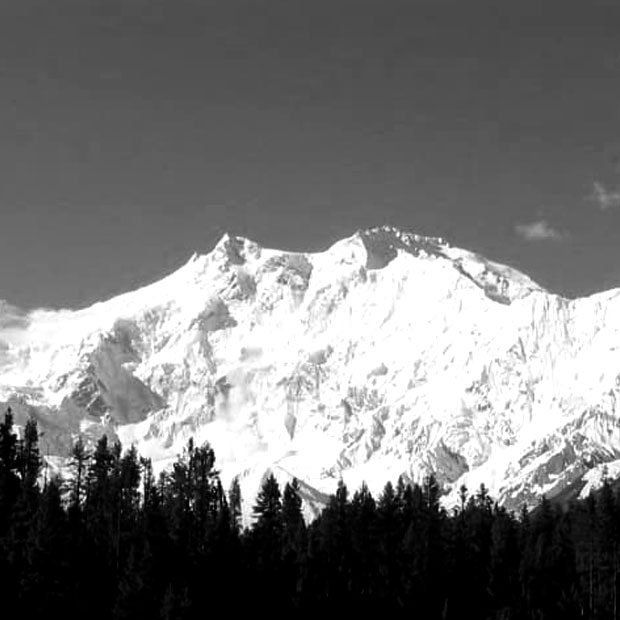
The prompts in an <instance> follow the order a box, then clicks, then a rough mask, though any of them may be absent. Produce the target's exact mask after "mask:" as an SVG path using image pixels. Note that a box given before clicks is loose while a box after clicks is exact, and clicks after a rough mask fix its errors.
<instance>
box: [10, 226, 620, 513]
mask: <svg viewBox="0 0 620 620" xmlns="http://www.w3.org/2000/svg"><path fill="white" fill-rule="evenodd" d="M619 347H620V290H611V291H607V292H604V293H599V294H596V295H592V296H589V297H586V298H581V299H567V298H564V297H562V296H559V295H556V294H553V293H551V292H549V291H546V290H545V289H543V288H542V287H541V286H539V285H538V284H536V283H535V282H534V281H533V280H531V279H530V278H529V277H527V276H526V275H525V274H522V273H520V272H519V271H517V270H515V269H513V268H511V267H508V266H505V265H501V264H498V263H495V262H492V261H489V260H487V259H485V258H484V257H482V256H480V255H478V254H475V253H473V252H469V251H467V250H464V249H459V248H456V247H453V246H452V245H450V244H449V243H448V242H447V241H446V240H444V239H440V238H432V237H425V236H422V235H416V234H412V233H407V232H403V231H401V230H398V229H396V228H393V227H380V228H375V229H371V230H362V231H358V232H356V233H355V234H354V235H352V236H351V237H349V238H346V239H343V240H340V241H338V242H337V243H335V244H333V245H332V246H331V247H329V248H328V249H326V250H325V251H323V252H316V253H301V252H285V251H279V250H275V249H267V248H263V247H261V246H260V245H258V244H257V243H255V242H253V241H251V240H249V239H245V238H242V237H237V236H233V235H228V234H227V235H224V236H223V237H222V239H221V240H220V241H219V242H218V243H217V245H216V246H215V248H214V249H213V250H212V251H211V252H210V253H209V254H206V255H199V254H195V255H194V256H192V257H191V258H190V260H189V261H188V262H187V263H186V264H185V265H184V266H183V267H181V268H180V269H179V270H177V271H175V272H174V273H172V274H170V275H169V276H167V277H165V278H164V279H162V280H160V281H158V282H155V283H153V284H150V285H148V286H145V287H143V288H140V289H138V290H136V291H132V292H128V293H126V294H123V295H120V296H117V297H114V298H112V299H109V300H107V301H103V302H100V303H96V304H94V305H92V306H90V307H88V308H83V309H80V310H36V311H32V312H22V311H20V310H19V309H18V308H15V307H14V306H11V305H10V303H9V302H0V404H1V405H2V407H3V408H6V407H8V406H10V407H11V408H12V410H13V411H14V413H15V416H16V420H17V422H18V423H19V424H23V423H24V422H25V419H26V418H27V416H34V417H35V418H36V419H37V421H38V423H39V427H40V429H41V430H42V440H41V445H42V449H43V452H44V453H45V455H46V457H47V461H48V463H50V464H52V465H54V464H56V466H58V464H61V463H62V462H63V459H65V458H66V457H67V456H68V454H69V451H70V448H71V445H72V443H73V442H74V441H75V439H76V438H77V437H78V436H80V435H81V436H83V437H85V438H86V439H87V440H88V441H91V442H92V441H95V440H96V439H97V438H98V437H99V436H101V435H102V434H108V436H109V437H110V438H118V439H120V440H121V441H122V443H123V445H124V446H128V445H130V444H135V445H136V447H137V448H138V450H139V452H140V453H141V454H142V455H143V456H147V457H150V458H152V459H153V462H154V464H155V466H156V468H158V469H162V468H164V467H166V466H168V465H169V464H170V463H171V462H173V461H174V460H175V458H176V457H177V455H178V454H179V453H180V452H181V451H182V450H183V447H184V446H185V445H186V443H187V441H188V439H189V438H190V437H194V440H195V441H196V442H198V443H201V442H203V441H209V442H210V443H211V445H212V446H213V448H214V450H215V453H216V456H217V464H218V467H219V468H220V470H221V474H222V478H223V480H224V482H227V481H230V480H231V479H232V478H233V477H234V476H238V477H239V480H240V482H241V488H242V492H243V495H244V498H245V502H246V504H247V505H246V509H247V508H248V506H249V505H250V503H251V499H252V498H253V496H254V494H255V493H256V490H257V489H258V487H259V485H260V482H261V479H262V477H263V476H264V474H265V472H273V473H275V474H276V476H277V477H278V478H279V479H280V480H286V479H290V478H291V477H293V476H294V477H297V478H298V479H299V480H300V481H301V482H302V493H303V496H304V498H305V499H306V509H307V510H310V511H316V510H318V509H319V508H320V506H321V504H322V503H323V502H324V501H325V499H326V497H327V495H328V494H329V493H331V492H333V491H334V490H335V488H336V484H337V482H338V480H339V479H343V480H344V482H345V483H346V484H347V485H349V486H350V487H351V488H357V487H358V486H359V485H360V484H361V483H362V482H366V483H367V484H368V486H369V487H370V489H371V491H373V492H375V493H377V492H380V490H381V488H382V487H383V485H384V484H385V482H386V481H387V480H392V481H395V480H396V479H397V478H398V477H399V476H403V477H404V478H405V479H406V480H409V481H421V480H422V479H423V478H424V477H425V476H426V475H428V474H429V473H433V474H435V475H436V477H437V478H438V480H439V482H440V483H441V484H443V485H444V486H445V488H446V489H448V491H450V492H449V494H448V495H447V497H446V501H447V502H448V503H449V502H450V501H451V499H450V498H452V499H454V498H455V497H456V494H457V492H458V488H459V487H460V486H461V485H463V484H465V485H466V486H467V487H468V488H470V489H472V490H474V489H476V488H477V487H478V486H479V485H480V484H481V483H484V484H485V485H486V486H487V488H488V489H489V491H490V493H491V494H492V496H494V497H495V498H497V499H498V500H499V502H500V503H502V504H503V505H506V506H508V507H509V508H511V509H517V508H519V507H520V506H521V505H522V504H524V503H525V504H527V505H531V504H533V503H535V502H536V501H537V500H538V498H539V497H540V496H541V495H543V494H545V495H546V496H547V497H553V496H557V495H560V494H562V493H567V492H568V491H571V492H574V493H576V494H578V493H582V494H583V493H585V492H587V491H588V490H589V489H590V488H592V487H593V485H596V484H597V480H598V481H600V479H601V478H602V477H603V476H604V475H605V474H606V473H609V472H611V473H612V474H614V475H616V474H618V473H620V423H619V417H618V414H619V412H620V405H619V402H620V350H619Z"/></svg>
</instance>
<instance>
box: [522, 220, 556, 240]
mask: <svg viewBox="0 0 620 620" xmlns="http://www.w3.org/2000/svg"><path fill="white" fill-rule="evenodd" d="M515 233H516V234H517V235H519V237H521V238H522V239H525V240H526V241H563V240H564V239H566V236H567V235H566V233H562V232H560V231H559V230H557V229H556V228H553V226H551V225H550V224H549V223H548V222H547V220H544V219H541V220H536V221H534V222H528V223H524V224H516V225H515Z"/></svg>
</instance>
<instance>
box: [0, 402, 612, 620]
mask: <svg viewBox="0 0 620 620" xmlns="http://www.w3.org/2000/svg"><path fill="white" fill-rule="evenodd" d="M38 441H39V434H38V429H37V425H36V422H35V421H33V420H29V421H28V422H27V423H26V425H25V427H24V429H23V432H22V433H21V436H18V434H17V433H16V431H15V428H14V421H13V416H12V414H11V411H10V410H9V411H8V412H7V413H6V415H5V417H4V421H3V422H2V423H0V614H2V613H3V612H4V613H8V610H19V615H20V617H22V618H28V619H30V618H33V619H36V618H44V617H45V618H48V617H49V616H50V615H51V614H56V613H57V614H59V615H60V616H61V617H63V618H68V619H72V618H85V617H88V618H89V619H93V620H98V619H101V620H104V619H105V620H112V619H113V620H117V619H125V618H127V619H137V618H149V619H150V618H153V619H157V618H160V619H163V620H168V619H175V620H176V619H178V620H185V619H188V620H190V619H191V620H193V619H198V618H207V617H209V615H210V614H215V613H221V610H222V609H224V610H225V613H226V614H230V615H233V616H236V615H238V614H241V613H253V614H257V613H259V612H262V611H266V612H270V613H271V614H272V615H273V614H278V615H279V614H285V613H288V614H293V613H304V614H305V613H379V612H380V613H384V614H386V613H387V614H393V615H394V616H396V617H404V616H408V617H410V618H411V617H412V618H421V619H425V620H434V619H437V620H439V619H442V620H443V619H451V618H459V619H460V618H464V617H467V618H472V619H474V620H475V619H480V620H486V619H489V620H491V619H497V620H512V619H515V620H520V619H523V620H526V619H527V620H529V619H541V620H542V619H555V618H558V619H560V618H561V619H563V620H570V619H572V618H575V619H577V618H588V619H599V618H600V619H603V618H605V619H608V618H611V619H614V620H615V619H616V618H618V617H619V615H620V612H619V610H618V581H619V579H618V573H619V572H620V570H619V569H620V497H619V496H618V494H617V493H616V492H615V491H614V489H613V487H612V485H611V483H610V482H609V481H607V480H606V481H604V483H603V486H602V489H601V490H600V491H599V492H598V493H597V494H590V496H589V497H588V498H587V499H586V500H584V501H573V502H571V503H570V504H568V505H567V506H560V505H557V504H553V503H551V502H550V501H548V500H546V499H544V498H543V499H542V500H541V502H540V504H539V505H538V507H537V508H536V509H534V510H533V511H531V512H528V511H527V510H525V509H523V510H522V511H521V512H520V514H518V515H515V514H513V513H511V512H509V511H507V510H506V509H504V508H503V507H501V506H499V505H498V504H497V503H496V502H494V501H493V499H492V498H491V497H490V496H489V494H488V492H487V490H486V489H485V487H484V485H482V486H481V487H480V488H479V489H478V490H477V491H476V492H475V493H473V494H469V493H468V491H467V489H465V488H464V487H462V488H461V493H460V502H459V505H458V506H457V507H456V508H454V509H453V510H450V511H447V510H446V509H444V508H443V507H442V506H441V503H440V498H441V494H442V490H441V488H440V487H439V485H438V484H437V482H436V480H435V478H434V477H433V476H429V477H428V478H426V479H425V480H424V482H423V483H422V484H409V483H406V482H405V481H404V480H403V479H402V478H401V479H400V480H399V481H398V483H397V484H396V485H395V486H393V485H392V484H391V483H389V482H388V483H387V484H386V485H385V488H384V490H383V492H382V493H381V494H380V496H378V498H376V499H375V498H374V497H373V495H372V494H371V493H370V491H369V489H368V488H367V487H366V486H365V485H362V486H361V488H359V489H358V490H356V491H355V492H354V493H352V494H350V493H349V490H348V489H347V487H346V485H345V484H343V483H342V482H340V483H339V484H338V488H337V490H336V492H335V494H334V495H333V496H331V497H330V499H329V502H328V503H327V505H326V507H325V508H324V510H323V511H322V513H321V514H320V516H319V517H318V518H316V519H315V520H314V521H312V522H311V523H306V522H305V520H304V518H303V514H302V499H301V497H300V487H299V484H298V482H297V481H296V480H292V481H291V482H288V483H287V484H286V485H285V486H284V488H283V489H282V488H281V487H280V485H279V483H278V481H277V480H276V478H275V477H274V476H273V475H268V476H266V477H265V479H264V481H263V484H262V486H261V489H260V491H259V493H258V496H257V498H256V500H255V503H254V506H253V515H254V520H253V523H252V525H251V526H250V527H246V528H244V527H242V523H241V494H240V490H239V484H238V481H236V480H235V481H233V483H232V485H231V487H230V489H228V490H226V491H225V490H224V489H223V488H222V484H221V481H220V478H219V474H218V471H217V469H216V467H215V454H214V452H213V450H212V448H211V447H210V446H209V445H208V444H205V445H202V446H196V445H194V443H193V442H192V441H191V440H190V441H189V442H188V445H187V447H186V448H185V450H184V451H183V453H182V454H181V455H179V457H178V458H177V460H176V462H175V463H174V464H173V466H172V467H171V468H170V469H169V470H167V471H165V472H163V473H162V474H160V475H159V476H157V477H156V476H155V475H154V473H153V467H152V464H151V462H150V461H149V460H148V459H144V458H141V457H140V455H139V454H138V453H137V451H136V449H135V448H134V447H131V448H129V449H128V450H126V451H124V452H123V450H122V447H121V445H120V443H118V442H116V443H113V444H110V443H109V441H108V439H107V438H106V437H105V436H104V437H102V438H101V439H100V440H99V441H98V443H97V444H96V446H95V447H94V449H93V450H92V451H89V450H87V448H86V446H85V444H84V443H83V442H82V441H81V440H78V441H77V442H76V443H75V445H74V447H73V450H72V454H71V458H70V465H69V470H70V472H71V473H70V475H68V476H67V479H66V480H64V481H63V480H61V479H60V478H59V477H57V476H52V477H49V479H48V477H47V476H46V477H44V480H43V481H42V480H41V478H42V476H41V472H42V467H43V459H42V457H41V454H40V451H39V444H38Z"/></svg>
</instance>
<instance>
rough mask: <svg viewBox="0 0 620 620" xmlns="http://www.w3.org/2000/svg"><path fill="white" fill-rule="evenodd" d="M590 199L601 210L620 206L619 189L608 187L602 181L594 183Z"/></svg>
mask: <svg viewBox="0 0 620 620" xmlns="http://www.w3.org/2000/svg"><path fill="white" fill-rule="evenodd" d="M592 199H593V200H594V202H596V204H597V206H598V207H599V209H600V210H601V211H609V210H610V209H617V208H620V189H617V188H615V189H608V188H607V187H605V186H604V185H603V184H602V183H599V182H598V181H596V182H595V183H594V191H593V193H592Z"/></svg>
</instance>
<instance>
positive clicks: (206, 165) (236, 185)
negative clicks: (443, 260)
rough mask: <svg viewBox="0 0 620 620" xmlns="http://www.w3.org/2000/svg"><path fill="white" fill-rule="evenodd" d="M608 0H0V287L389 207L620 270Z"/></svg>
mask: <svg viewBox="0 0 620 620" xmlns="http://www.w3.org/2000/svg"><path fill="white" fill-rule="evenodd" d="M619 33H620V3H618V2H617V0H609V1H604V0H579V1H576V0H564V1H555V0H553V1H547V0H521V1H519V2H497V1H496V0H494V1H492V2H490V1H489V2H486V1H483V0H468V1H467V2H464V1H463V0H406V1H404V0H403V1H401V0H372V1H368V0H303V1H301V0H2V2H1V3H0V298H3V299H6V300H8V301H10V302H12V303H16V304H18V305H21V306H24V307H35V306H42V305H44V306H52V307H58V306H70V307H71V306H81V305H85V304H87V303H90V302H92V301H94V300H97V299H100V298H104V297H108V296H110V295H113V294H116V293H119V292H122V291H125V290H128V289H130V288H132V287H135V286H137V285H139V284H144V283H147V282H149V281H151V280H154V279H157V278H160V277H161V276H163V275H164V274H166V273H167V272H168V271H170V270H171V269H173V268H175V267H178V266H180V265H181V264H182V263H183V262H184V261H185V260H187V258H188V257H189V255H190V254H191V252H193V251H199V252H206V251H208V250H210V249H211V247H212V245H213V244H214V243H215V241H216V240H217V239H218V238H219V237H220V236H221V234H222V233H223V232H224V231H230V232H232V233H236V234H242V235H246V236H249V237H251V238H253V239H255V240H257V241H258V242H260V243H262V244H264V245H267V246H272V247H281V248H287V249H293V250H317V249H323V248H325V247H326V246H327V245H329V244H330V243H331V242H333V241H334V240H336V239H338V238H340V237H343V236H345V235H349V234H351V233H352V232H354V230H355V229H357V228H360V227H368V226H374V225H380V224H384V223H390V224H394V225H397V226H400V227H403V228H405V229H408V230H412V231H414V232H419V233H423V234H428V235H434V236H439V235H441V236H445V237H447V238H448V239H449V240H450V241H452V242H453V243H454V244H456V245H460V246H462V247H466V248H469V249H472V250H476V251H480V252H482V253H484V254H485V255H487V256H488V257H489V258H492V259H495V260H498V261H501V262H507V263H510V264H512V265H514V266H516V267H517V268H520V269H522V270H524V271H526V272H528V273H529V274H530V275H532V276H533V277H534V278H535V279H537V280H538V281H539V282H541V283H542V284H544V285H546V286H548V287H550V288H551V289H552V290H554V291H557V292H562V293H565V294H570V295H573V294H577V293H579V294H581V293H587V292H592V291H596V290H601V289H604V288H608V287H612V286H620V35H619Z"/></svg>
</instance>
